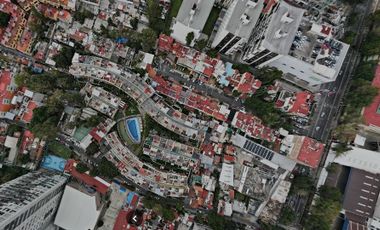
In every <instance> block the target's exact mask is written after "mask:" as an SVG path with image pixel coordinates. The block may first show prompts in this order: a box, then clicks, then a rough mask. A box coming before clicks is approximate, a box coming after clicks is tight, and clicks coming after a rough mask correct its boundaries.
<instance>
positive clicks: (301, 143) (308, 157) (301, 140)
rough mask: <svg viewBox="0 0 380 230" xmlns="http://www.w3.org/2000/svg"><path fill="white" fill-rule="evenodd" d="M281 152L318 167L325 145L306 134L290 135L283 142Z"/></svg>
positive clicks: (300, 161)
mask: <svg viewBox="0 0 380 230" xmlns="http://www.w3.org/2000/svg"><path fill="white" fill-rule="evenodd" d="M281 143H282V144H281V149H280V152H281V153H282V154H284V155H286V156H288V157H289V158H290V159H292V160H295V161H297V162H298V163H300V164H303V165H306V166H309V167H311V168H317V167H318V166H319V162H320V160H321V157H322V154H323V151H324V148H325V145H324V144H322V143H320V142H318V141H316V140H314V139H312V138H310V137H306V136H297V135H288V136H286V137H285V138H284V139H283V140H282V142H281Z"/></svg>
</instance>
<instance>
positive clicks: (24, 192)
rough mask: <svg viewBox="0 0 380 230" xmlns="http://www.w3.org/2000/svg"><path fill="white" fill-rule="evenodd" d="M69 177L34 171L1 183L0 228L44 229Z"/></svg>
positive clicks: (52, 214) (52, 216) (51, 217)
mask: <svg viewBox="0 0 380 230" xmlns="http://www.w3.org/2000/svg"><path fill="white" fill-rule="evenodd" d="M66 180H67V178H66V177H65V176H62V175H58V174H55V173H53V172H48V171H34V172H30V173H28V174H25V175H23V176H21V177H18V178H16V179H14V180H12V181H9V182H7V183H5V184H2V185H0V229H4V230H26V229H27V230H39V229H44V228H45V227H46V226H47V225H48V224H49V223H50V222H52V220H53V218H54V215H55V213H56V211H57V209H58V206H59V202H60V201H61V196H62V193H63V189H64V186H65V183H66Z"/></svg>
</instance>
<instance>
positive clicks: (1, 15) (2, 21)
mask: <svg viewBox="0 0 380 230" xmlns="http://www.w3.org/2000/svg"><path fill="white" fill-rule="evenodd" d="M10 19H11V15H9V14H7V13H5V12H3V11H0V27H1V28H5V27H7V26H8V23H9V20H10Z"/></svg>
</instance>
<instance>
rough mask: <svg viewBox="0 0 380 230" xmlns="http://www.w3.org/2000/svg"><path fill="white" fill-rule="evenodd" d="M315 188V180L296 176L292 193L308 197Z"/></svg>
mask: <svg viewBox="0 0 380 230" xmlns="http://www.w3.org/2000/svg"><path fill="white" fill-rule="evenodd" d="M313 188H314V184H313V180H312V179H311V178H310V177H309V176H304V175H295V177H294V179H293V183H292V187H291V189H290V191H291V193H293V194H299V195H302V196H306V195H308V194H309V193H310V192H311V191H312V190H313Z"/></svg>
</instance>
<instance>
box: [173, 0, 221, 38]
mask: <svg viewBox="0 0 380 230" xmlns="http://www.w3.org/2000/svg"><path fill="white" fill-rule="evenodd" d="M214 1H215V0H187V1H182V4H181V7H180V9H179V12H178V14H177V17H176V18H175V20H174V23H173V26H172V28H171V29H172V31H173V32H172V33H171V36H172V37H173V38H174V39H176V40H177V41H179V42H181V43H182V44H186V36H187V35H188V34H189V33H194V39H195V40H196V39H198V38H199V37H200V36H201V33H202V30H203V27H204V26H205V24H206V21H207V18H208V16H209V15H210V12H211V10H212V7H213V5H214ZM192 44H194V42H192Z"/></svg>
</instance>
